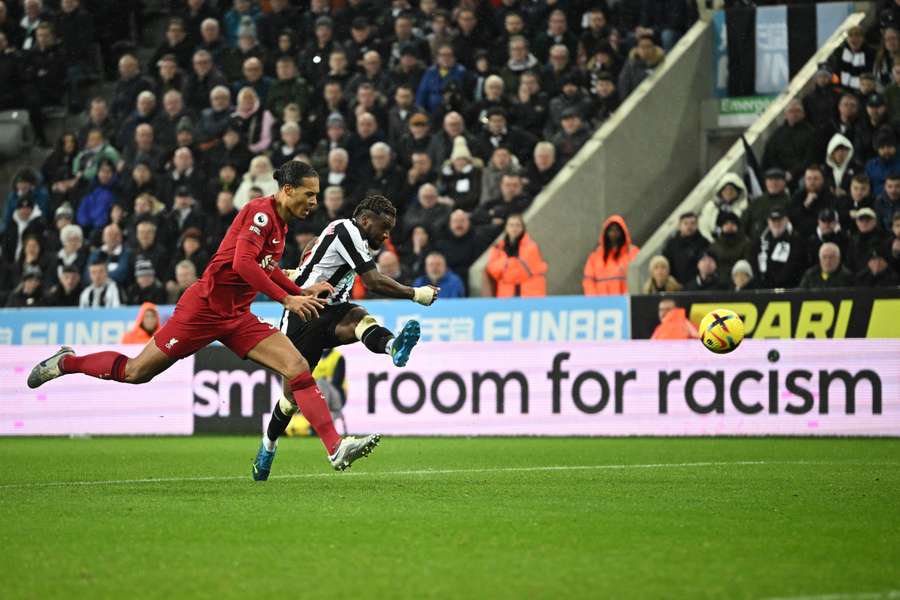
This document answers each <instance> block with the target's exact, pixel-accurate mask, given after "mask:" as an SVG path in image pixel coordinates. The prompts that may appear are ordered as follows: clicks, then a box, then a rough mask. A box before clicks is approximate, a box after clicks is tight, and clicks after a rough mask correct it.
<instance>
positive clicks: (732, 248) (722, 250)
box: [709, 212, 753, 282]
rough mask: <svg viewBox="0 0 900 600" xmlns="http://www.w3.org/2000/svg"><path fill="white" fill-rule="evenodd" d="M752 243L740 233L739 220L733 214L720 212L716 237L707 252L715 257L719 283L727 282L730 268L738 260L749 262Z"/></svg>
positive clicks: (745, 235)
mask: <svg viewBox="0 0 900 600" xmlns="http://www.w3.org/2000/svg"><path fill="white" fill-rule="evenodd" d="M752 245H753V244H752V243H751V242H750V238H748V237H747V234H745V233H744V232H743V231H741V220H740V217H738V216H737V215H736V214H734V213H730V212H721V213H719V218H718V219H717V220H716V236H715V240H713V243H712V244H711V245H710V246H709V251H710V252H711V253H712V254H713V255H714V256H715V257H716V263H717V264H718V277H719V280H720V281H723V282H725V281H728V278H729V277H730V276H731V268H732V267H733V266H734V265H735V263H737V261H739V260H749V259H750V256H751V250H752Z"/></svg>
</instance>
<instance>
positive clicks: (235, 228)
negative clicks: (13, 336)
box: [28, 161, 380, 470]
mask: <svg viewBox="0 0 900 600" xmlns="http://www.w3.org/2000/svg"><path fill="white" fill-rule="evenodd" d="M275 180H276V181H277V182H278V192H277V193H276V194H275V195H274V196H268V197H264V198H256V199H255V200H252V201H250V202H249V203H247V205H246V206H244V208H243V209H241V212H240V213H238V215H237V217H235V219H234V222H233V223H232V224H231V227H229V228H228V232H227V233H226V234H225V239H223V240H222V243H221V244H220V245H219V249H218V251H217V252H216V254H215V256H213V258H212V260H211V261H210V263H209V265H208V266H207V267H206V271H204V273H203V276H202V277H201V278H200V280H199V281H197V282H196V283H194V284H193V285H192V286H191V287H189V288H188V289H187V291H185V293H184V295H183V296H182V297H181V300H179V301H178V304H177V305H176V306H175V312H174V314H173V315H172V317H171V318H170V319H169V320H168V321H167V322H166V324H165V325H163V327H162V328H161V329H160V330H159V331H157V332H156V335H155V336H154V337H153V339H152V340H150V341H149V342H148V343H147V345H146V346H145V347H144V349H143V350H142V351H141V353H140V354H139V355H138V356H137V357H135V358H128V357H127V356H125V355H123V354H119V353H118V352H97V353H95V354H88V355H85V356H76V355H75V352H74V351H73V350H72V348H69V347H68V346H63V347H62V348H61V349H60V350H59V352H57V353H56V354H54V355H53V356H51V357H50V358H48V359H47V360H44V361H42V362H40V363H38V364H37V365H36V366H35V367H34V369H32V371H31V374H30V375H29V376H28V386H29V387H31V388H36V387H38V386H40V385H43V384H44V383H46V382H48V381H50V380H51V379H55V378H57V377H60V376H62V375H67V374H70V373H83V374H85V375H89V376H91V377H97V378H99V379H112V380H114V381H121V382H125V383H146V382H148V381H150V380H151V379H153V377H155V376H156V375H158V374H159V373H162V372H163V371H165V370H166V369H168V368H169V367H170V366H172V364H174V363H175V361H177V360H179V359H181V358H184V357H185V356H190V355H191V354H193V353H194V352H196V351H197V350H199V349H200V348H203V347H204V346H206V345H208V344H210V343H212V342H213V341H215V340H218V341H220V342H221V343H222V344H224V345H225V346H227V347H228V348H229V349H231V350H232V351H233V352H234V353H235V354H237V355H238V356H240V357H241V358H248V359H250V360H252V361H254V362H256V363H258V364H260V365H262V366H264V367H267V368H269V369H271V370H273V371H275V372H277V373H280V374H281V375H282V376H283V377H284V378H285V379H286V380H287V381H288V382H289V385H288V387H289V388H290V391H291V394H292V396H293V400H294V401H295V402H296V404H297V406H298V407H299V408H300V410H301V411H302V413H303V415H304V416H305V417H306V419H307V420H308V421H309V422H310V424H311V425H312V426H313V427H314V428H315V430H316V432H317V433H318V434H319V437H320V439H321V440H322V443H323V444H324V445H325V449H326V451H327V452H328V456H329V460H330V461H331V464H332V466H333V467H334V468H335V469H340V470H343V469H344V468H346V467H348V466H349V465H350V464H351V463H352V462H353V461H354V460H356V459H357V458H360V457H362V456H366V455H368V454H369V453H370V452H371V451H372V449H373V448H374V447H375V446H376V445H377V444H378V441H379V439H380V436H378V435H370V436H366V437H364V438H353V437H346V438H343V439H342V438H341V437H340V436H339V435H338V433H337V431H336V430H335V428H334V422H333V421H332V418H331V412H330V411H329V409H328V406H327V404H326V402H325V399H324V398H323V397H322V394H321V393H320V392H319V389H318V387H316V383H315V381H314V380H313V378H312V374H311V373H310V369H309V364H308V363H307V361H306V359H304V358H303V357H302V356H301V354H300V352H299V351H298V350H297V349H296V348H295V347H294V345H293V344H292V343H291V342H290V340H289V339H288V338H287V337H286V336H285V335H284V334H283V333H281V331H279V330H278V328H276V327H273V326H272V325H269V324H268V323H266V322H265V321H263V320H262V319H260V318H258V317H256V316H254V315H253V313H251V312H250V303H251V302H252V301H253V298H254V297H256V294H257V293H258V292H262V293H264V294H266V295H267V296H269V297H270V298H271V299H272V300H274V301H276V302H279V303H280V304H282V305H284V307H285V308H286V309H287V310H288V311H290V312H292V313H295V314H297V315H298V316H299V317H301V318H303V319H305V320H311V319H314V318H316V317H318V315H319V311H320V310H321V309H323V308H324V306H325V301H323V300H320V299H319V298H318V296H319V295H320V294H327V293H330V292H331V291H333V287H332V286H331V285H330V284H328V283H317V284H316V285H312V286H310V287H309V288H307V289H305V290H303V289H301V288H299V287H298V286H297V285H296V284H295V283H294V282H292V281H291V280H290V279H288V277H287V276H286V275H285V274H284V272H283V271H282V270H281V269H279V268H278V262H279V260H280V259H281V255H282V253H283V252H284V242H285V236H286V235H287V221H289V220H291V219H305V218H306V217H307V216H308V215H309V213H310V211H311V210H312V209H313V208H315V206H316V194H318V193H319V176H318V174H317V173H316V171H315V170H314V169H313V168H312V167H311V166H309V165H308V164H306V163H303V162H299V161H289V162H287V163H285V164H284V165H282V167H281V168H279V169H278V170H277V171H276V172H275Z"/></svg>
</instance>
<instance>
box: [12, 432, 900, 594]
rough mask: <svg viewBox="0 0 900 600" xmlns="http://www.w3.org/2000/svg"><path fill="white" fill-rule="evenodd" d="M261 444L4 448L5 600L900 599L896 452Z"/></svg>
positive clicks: (826, 445) (464, 443)
mask: <svg viewBox="0 0 900 600" xmlns="http://www.w3.org/2000/svg"><path fill="white" fill-rule="evenodd" d="M257 443H258V442H257V439H255V438H249V437H204V436H199V437H193V438H184V439H180V438H158V439H154V438H137V439H131V438H106V439H3V440H0V542H2V545H0V548H2V552H0V597H2V598H4V599H9V598H54V597H55V598H79V597H83V598H111V597H119V598H135V597H153V598H167V599H171V598H181V597H208V598H237V597H254V598H281V597H297V598H330V599H331V598H353V597H365V598H562V597H566V598H820V597H821V598H825V599H829V600H830V599H832V598H835V599H838V600H840V599H843V598H869V599H871V598H889V597H891V598H893V597H898V596H900V591H898V590H900V440H854V439H793V440H790V439H531V438H513V439H499V438H488V439H409V438H406V439H404V438H386V439H384V441H383V442H382V445H381V447H379V448H378V449H377V450H376V452H375V454H374V455H373V456H372V457H371V458H369V459H367V460H364V461H361V462H359V463H357V465H355V466H354V467H353V469H351V470H350V471H348V472H346V473H334V472H332V471H331V470H330V468H329V466H328V464H327V462H326V460H325V457H324V453H323V451H322V449H321V446H320V445H319V443H318V441H317V440H314V439H300V440H298V439H286V440H283V442H282V444H281V448H280V449H279V456H278V458H277V460H276V461H275V469H274V471H273V475H277V478H273V479H272V480H270V481H269V482H267V483H254V482H252V481H251V480H250V469H249V463H250V459H251V458H252V456H253V455H254V454H255V452H256V447H257ZM65 482H70V483H65ZM74 482H80V483H74ZM91 482H93V483H91Z"/></svg>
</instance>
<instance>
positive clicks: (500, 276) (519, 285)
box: [486, 215, 547, 298]
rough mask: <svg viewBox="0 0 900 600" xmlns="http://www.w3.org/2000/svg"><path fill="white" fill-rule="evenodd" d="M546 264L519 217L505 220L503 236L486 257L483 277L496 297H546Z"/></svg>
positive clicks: (513, 216)
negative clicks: (504, 233) (486, 279)
mask: <svg viewBox="0 0 900 600" xmlns="http://www.w3.org/2000/svg"><path fill="white" fill-rule="evenodd" d="M546 272H547V263H545V262H544V259H543V258H542V257H541V251H540V249H539V248H538V245H537V244H536V243H535V242H534V240H532V239H531V237H529V235H528V234H527V233H525V222H524V221H523V220H522V216H521V215H510V216H509V218H507V219H506V235H504V236H503V239H502V240H500V241H499V242H497V244H495V245H494V247H493V248H491V252H490V254H489V255H488V263H487V270H486V274H487V277H488V279H489V280H490V281H489V283H490V284H491V286H492V289H493V291H494V296H496V297H498V298H509V297H510V296H531V297H537V296H546V295H547V280H546V279H545V278H544V274H545V273H546Z"/></svg>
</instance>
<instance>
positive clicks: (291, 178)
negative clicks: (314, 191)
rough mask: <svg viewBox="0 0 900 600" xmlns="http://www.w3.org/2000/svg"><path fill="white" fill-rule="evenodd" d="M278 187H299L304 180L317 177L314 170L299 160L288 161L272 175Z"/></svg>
mask: <svg viewBox="0 0 900 600" xmlns="http://www.w3.org/2000/svg"><path fill="white" fill-rule="evenodd" d="M273 177H275V181H277V182H278V187H280V188H282V187H284V186H286V185H289V186H291V187H299V186H300V184H301V183H302V182H303V180H304V179H306V178H308V177H316V178H318V177H319V174H318V173H317V172H316V170H315V169H314V168H313V167H312V166H311V165H309V164H307V163H305V162H302V161H299V160H289V161H287V162H286V163H284V164H283V165H281V166H280V167H278V169H276V171H275V173H274V174H273Z"/></svg>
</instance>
